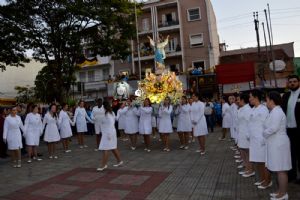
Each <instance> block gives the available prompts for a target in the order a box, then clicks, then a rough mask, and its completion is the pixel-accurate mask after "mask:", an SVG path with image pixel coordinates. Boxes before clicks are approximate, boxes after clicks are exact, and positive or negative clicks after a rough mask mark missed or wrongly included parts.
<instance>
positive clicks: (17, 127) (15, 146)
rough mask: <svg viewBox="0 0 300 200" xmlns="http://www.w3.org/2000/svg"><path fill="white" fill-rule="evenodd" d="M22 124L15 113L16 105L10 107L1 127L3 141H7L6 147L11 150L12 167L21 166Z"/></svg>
mask: <svg viewBox="0 0 300 200" xmlns="http://www.w3.org/2000/svg"><path fill="white" fill-rule="evenodd" d="M21 130H22V131H23V132H24V126H23V123H22V120H21V118H20V117H19V116H18V115H17V107H13V108H12V109H11V113H10V114H9V115H8V116H7V117H6V118H5V121H4V127H3V141H4V142H5V143H7V149H8V150H10V151H11V152H12V161H13V167H18V168H19V167H21V149H22V148H23V145H22V134H21Z"/></svg>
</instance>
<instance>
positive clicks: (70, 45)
mask: <svg viewBox="0 0 300 200" xmlns="http://www.w3.org/2000/svg"><path fill="white" fill-rule="evenodd" d="M0 13H1V15H0V20H1V21H3V22H4V23H5V24H9V26H10V27H14V29H16V30H17V31H16V32H17V33H18V34H17V36H18V37H16V40H17V41H19V42H18V44H19V50H20V52H24V50H25V49H31V50H33V58H35V59H36V60H38V61H40V62H42V63H46V65H47V68H46V69H45V70H44V71H43V72H42V73H41V74H42V77H43V78H42V79H43V81H44V82H46V83H49V82H51V84H50V86H51V87H52V90H53V91H54V92H53V95H54V96H52V99H51V100H54V99H56V100H57V101H62V100H63V99H65V98H66V96H68V94H69V92H70V88H71V85H72V83H73V82H74V77H73V76H74V71H75V67H74V66H75V64H76V60H77V59H78V58H80V56H81V55H82V48H83V47H82V41H83V39H84V38H86V39H89V41H90V43H89V44H88V45H90V48H92V49H93V50H94V52H95V53H97V54H100V55H102V56H107V55H112V56H113V57H114V58H122V59H124V58H126V56H128V55H129V54H130V52H129V43H128V40H129V39H130V38H132V37H133V36H134V34H135V27H134V23H132V22H133V21H134V4H133V3H132V2H130V1H129V0H26V1H24V0H14V1H13V0H7V4H5V5H3V6H1V7H0ZM0 34H1V35H0V38H2V37H8V36H9V35H11V34H13V31H6V32H1V33H0ZM13 38H14V37H12V38H10V39H11V40H13ZM8 48H9V49H13V47H8ZM14 55H16V54H14ZM17 55H18V54H17ZM17 57H18V56H17ZM21 57H22V56H19V57H18V58H21ZM0 62H1V60H0ZM48 72H49V73H48ZM39 78H40V77H39ZM36 83H40V80H37V81H36ZM36 86H37V88H38V87H40V85H36ZM46 91H47V93H48V92H50V90H46ZM58 91H59V92H58ZM47 99H48V98H47ZM48 100H50V97H49V99H48Z"/></svg>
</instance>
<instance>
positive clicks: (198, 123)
mask: <svg viewBox="0 0 300 200" xmlns="http://www.w3.org/2000/svg"><path fill="white" fill-rule="evenodd" d="M192 98H193V101H194V102H193V104H192V106H191V122H192V126H193V132H194V136H195V137H196V138H198V142H199V146H200V149H198V150H196V152H199V153H200V154H201V155H204V154H205V136H206V135H207V134H208V129H207V123H206V119H205V116H204V108H205V104H204V103H203V102H201V101H199V97H198V94H193V95H192Z"/></svg>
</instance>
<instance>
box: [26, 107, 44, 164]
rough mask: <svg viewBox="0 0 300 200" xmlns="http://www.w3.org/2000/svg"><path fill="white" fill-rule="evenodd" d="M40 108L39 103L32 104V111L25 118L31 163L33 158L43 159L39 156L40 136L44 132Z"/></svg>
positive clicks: (29, 161) (29, 160)
mask: <svg viewBox="0 0 300 200" xmlns="http://www.w3.org/2000/svg"><path fill="white" fill-rule="evenodd" d="M38 112H39V108H38V106H37V105H33V106H32V112H31V113H28V114H27V115H26V118H25V124H24V129H25V130H24V134H23V136H24V137H25V141H26V145H27V149H28V161H27V162H28V163H31V162H32V161H31V158H33V159H34V160H38V161H41V160H42V159H41V158H38V157H37V147H38V146H39V144H40V137H41V135H42V134H43V129H42V128H43V123H42V119H41V115H40V114H39V113H38Z"/></svg>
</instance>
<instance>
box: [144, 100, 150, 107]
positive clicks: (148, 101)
mask: <svg viewBox="0 0 300 200" xmlns="http://www.w3.org/2000/svg"><path fill="white" fill-rule="evenodd" d="M146 100H147V101H148V103H149V107H151V101H150V99H149V98H146V99H145V100H144V101H146Z"/></svg>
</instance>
